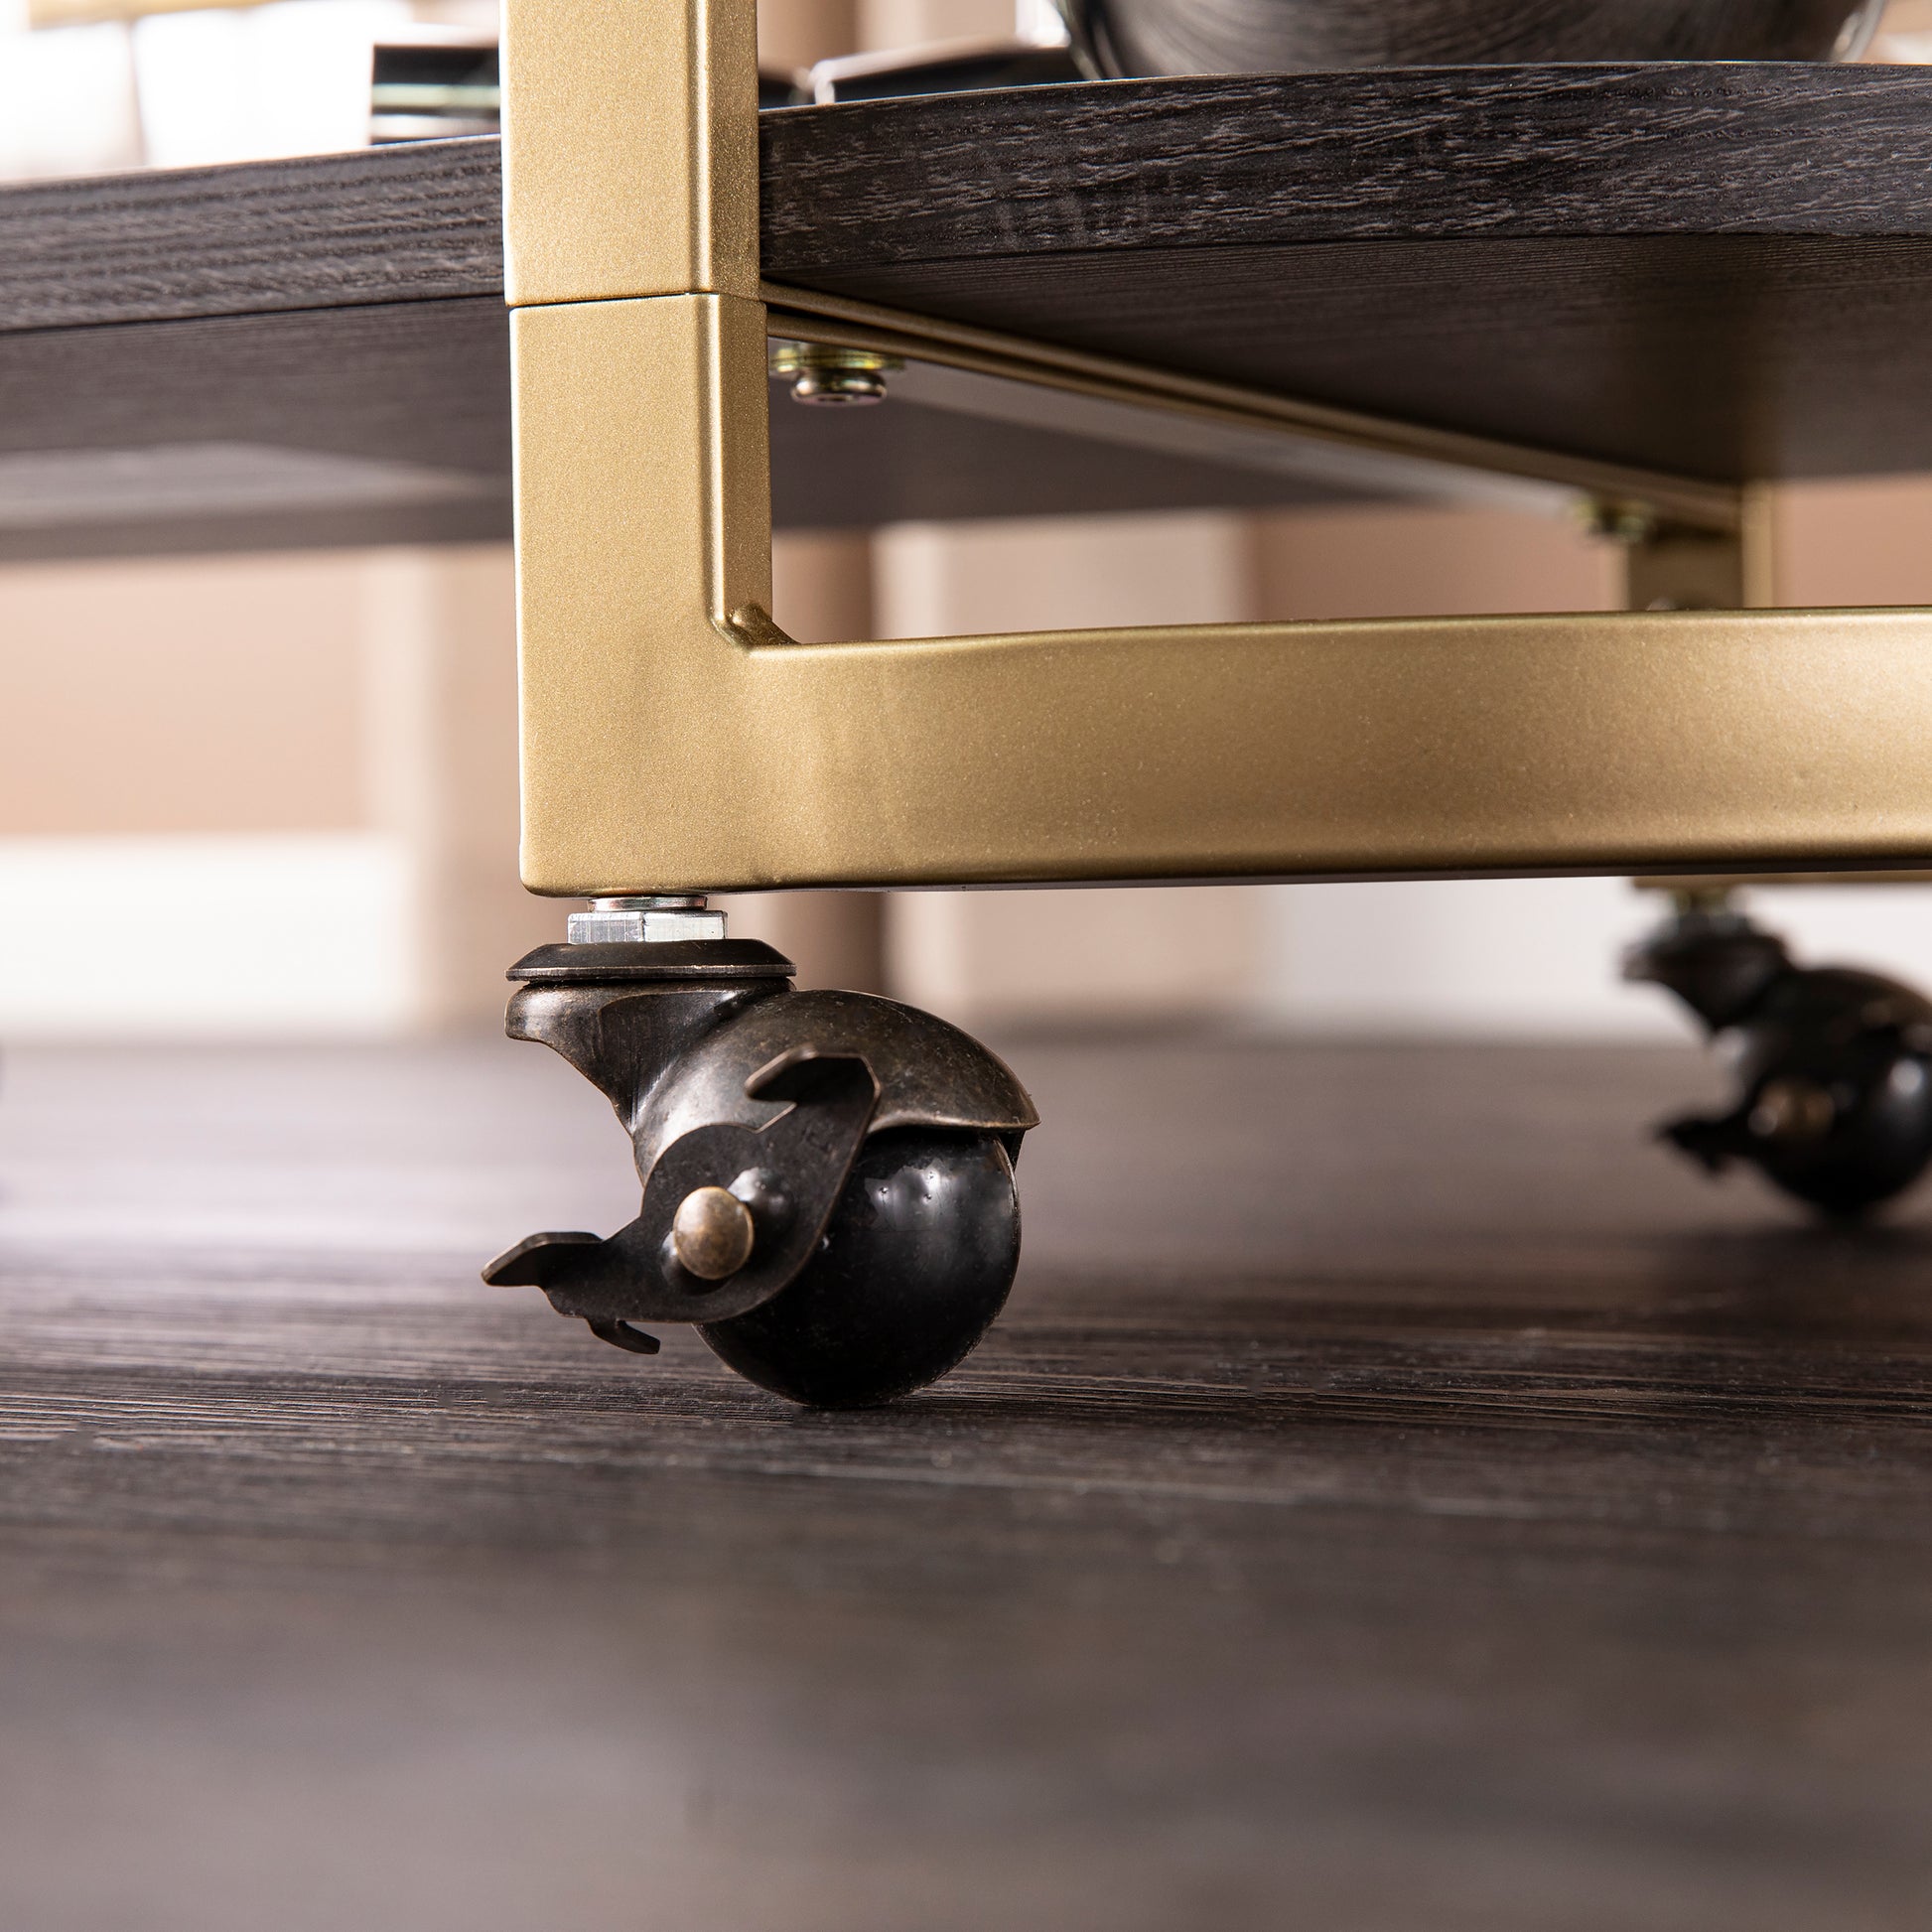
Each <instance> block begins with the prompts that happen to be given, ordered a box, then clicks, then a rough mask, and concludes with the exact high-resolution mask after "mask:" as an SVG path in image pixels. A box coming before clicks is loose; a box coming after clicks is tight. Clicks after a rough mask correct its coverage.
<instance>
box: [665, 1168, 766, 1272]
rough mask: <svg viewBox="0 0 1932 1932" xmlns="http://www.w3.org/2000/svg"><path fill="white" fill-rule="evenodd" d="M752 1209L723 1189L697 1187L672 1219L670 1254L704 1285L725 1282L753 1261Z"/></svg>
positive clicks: (754, 1233)
mask: <svg viewBox="0 0 1932 1932" xmlns="http://www.w3.org/2000/svg"><path fill="white" fill-rule="evenodd" d="M757 1236H758V1229H757V1227H756V1226H755V1225H754V1223H753V1220H752V1210H751V1209H750V1208H749V1207H747V1206H746V1205H745V1203H744V1202H743V1201H742V1200H740V1199H739V1198H738V1196H737V1195H736V1194H733V1193H728V1192H727V1191H726V1190H725V1189H724V1188H723V1187H694V1188H693V1189H692V1190H691V1191H690V1192H689V1193H688V1194H686V1195H685V1197H684V1198H683V1199H682V1200H681V1201H679V1202H678V1204H677V1212H676V1214H675V1215H673V1216H672V1218H671V1252H672V1253H673V1254H674V1255H675V1256H676V1257H677V1260H678V1266H679V1267H680V1268H682V1269H683V1270H684V1271H685V1272H686V1273H687V1274H691V1275H695V1276H697V1278H698V1279H699V1280H700V1281H701V1282H722V1281H724V1280H725V1279H726V1277H727V1276H730V1275H735V1274H737V1273H738V1271H739V1270H740V1269H741V1268H743V1267H744V1266H745V1264H746V1263H747V1262H748V1261H750V1260H751V1258H752V1246H753V1243H754V1242H755V1240H756V1239H757Z"/></svg>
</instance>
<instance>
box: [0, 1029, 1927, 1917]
mask: <svg viewBox="0 0 1932 1932" xmlns="http://www.w3.org/2000/svg"><path fill="white" fill-rule="evenodd" d="M1003 1046H1004V1049H1005V1050H1006V1051H1007V1052H1008V1054H1009V1056H1010V1057H1011V1058H1012V1060H1013V1062H1014V1063H1015V1065H1016V1066H1017V1068H1018V1069H1019V1070H1020V1072H1021V1073H1022V1075H1023V1077H1025V1078H1027V1079H1028V1080H1029V1081H1030V1082H1031V1083H1032V1085H1033V1087H1034V1089H1035V1096H1036V1098H1037V1099H1038V1101H1039V1104H1040V1108H1041V1112H1042V1116H1043V1119H1044V1125H1043V1126H1042V1128H1041V1129H1040V1130H1039V1132H1038V1134H1037V1135H1036V1136H1035V1139H1034V1142H1033V1144H1032V1145H1031V1146H1030V1148H1029V1150H1028V1153H1027V1156H1026V1159H1025V1160H1024V1162H1023V1164H1022V1169H1021V1174H1022V1181H1023V1186H1024V1188H1025V1190H1026V1197H1027V1209H1028V1217H1029V1218H1028V1253H1027V1258H1026V1262H1025V1265H1024V1268H1023V1274H1022V1279H1021V1283H1020V1285H1019V1287H1018V1289H1017V1290H1016V1293H1015V1297H1014V1301H1013V1304H1012V1307H1011V1309H1010V1311H1009V1313H1008V1315H1007V1316H1006V1317H1005V1318H1004V1319H1003V1321H1002V1322H1001V1323H1000V1325H999V1326H998V1327H997V1328H996V1329H995V1331H994V1334H993V1336H992V1337H991V1338H990V1340H989V1342H988V1343H987V1345H986V1346H985V1347H984V1348H983V1349H982V1351H981V1352H980V1353H979V1354H977V1355H976V1356H975V1357H973V1358H972V1359H971V1360H970V1361H969V1362H968V1364H967V1365H966V1366H965V1367H964V1368H963V1369H962V1370H960V1371H959V1372H957V1373H956V1374H955V1375H954V1376H953V1377H951V1378H949V1379H948V1380H947V1381H945V1382H944V1383H942V1384H940V1385H939V1386H938V1387H937V1388H936V1389H934V1390H932V1391H930V1392H928V1393H927V1394H925V1395H923V1396H921V1397H918V1398H916V1399H914V1400H911V1401H908V1402H906V1403H903V1404H901V1405H898V1406H897V1407H895V1408H892V1409H888V1410H884V1411H879V1412H876V1413H873V1414H869V1415H856V1416H840V1417H825V1416H812V1415H808V1414H804V1413H802V1412H798V1411H794V1410H791V1409H789V1408H787V1407H786V1406H785V1405H783V1404H780V1403H778V1402H776V1401H775V1400H773V1399H771V1398H767V1397H765V1396H763V1395H761V1394H759V1392H757V1391H754V1390H751V1389H749V1388H747V1387H746V1386H745V1385H743V1384H740V1383H737V1382H735V1381H734V1380H733V1379H732V1378H730V1377H729V1376H728V1375H727V1374H726V1373H725V1372H724V1371H723V1370H722V1369H721V1368H719V1367H718V1365H717V1364H715V1363H714V1362H712V1361H711V1359H710V1357H709V1356H708V1355H707V1354H706V1353H705V1352H704V1350H703V1349H702V1347H701V1346H699V1345H698V1344H696V1343H695V1341H694V1340H693V1338H692V1337H690V1336H689V1335H687V1334H683V1333H672V1334H671V1335H669V1337H668V1339H667V1345H666V1349H665V1353H664V1355H663V1356H661V1357H658V1358H656V1359H654V1360H651V1361H643V1362H639V1361H636V1360H634V1359H632V1358H629V1357H625V1356H622V1355H621V1354H619V1353H618V1352H617V1351H614V1350H609V1349H604V1348H602V1347H600V1346H598V1345H597V1344H595V1343H593V1342H591V1341H589V1340H588V1339H587V1338H584V1337H583V1336H582V1335H581V1332H580V1331H579V1330H577V1329H576V1327H575V1324H568V1323H565V1322H562V1321H559V1320H557V1319H556V1317H554V1316H553V1315H551V1314H550V1313H549V1311H547V1309H545V1308H544V1307H543V1306H542V1304H541V1301H540V1300H539V1299H538V1298H536V1297H535V1296H533V1295H528V1294H525V1293H510V1294H505V1293H504V1292H502V1291H491V1290H487V1289H485V1288H483V1286H482V1284H481V1283H479V1282H478V1281H477V1280H476V1279H475V1275H474V1269H475V1266H476V1263H477V1260H478V1258H479V1256H481V1255H482V1254H483V1253H486V1252H488V1251H489V1250H490V1249H492V1248H493V1247H495V1246H498V1245H501V1244H502V1243H503V1242H505V1241H507V1240H509V1239H513V1238H514V1237H515V1235H517V1234H519V1233H521V1232H524V1231H525V1230H526V1229H527V1228H528V1227H530V1226H535V1225H566V1224H582V1225H588V1226H603V1225H607V1224H610V1223H613V1222H614V1221H615V1220H616V1219H618V1218H619V1217H621V1216H622V1215H625V1214H627V1213H628V1212H629V1211H630V1206H631V1204H633V1201H634V1181H633V1180H631V1179H630V1178H629V1176H628V1175H627V1173H626V1171H625V1159H624V1155H625V1150H624V1148H623V1144H622V1140H621V1135H620V1133H619V1131H618V1129H617V1128H616V1126H615V1124H614V1123H613V1122H612V1121H611V1119H610V1116H609V1113H608V1109H606V1107H605V1105H604V1103H603V1102H602V1100H601V1099H599V1098H598V1096H597V1095H596V1094H595V1093H593V1092H592V1091H591V1090H590V1089H589V1088H588V1087H586V1086H584V1085H582V1083H579V1082H576V1081H574V1080H573V1078H572V1076H571V1075H570V1074H569V1073H568V1072H567V1070H566V1069H564V1068H562V1067H561V1066H559V1065H557V1064H556V1063H555V1062H554V1061H552V1060H550V1059H549V1058H548V1056H545V1055H540V1054H536V1053H533V1052H530V1051H528V1050H527V1049H525V1048H522V1047H513V1046H510V1045H508V1044H507V1043H493V1044H488V1045H482V1044H480V1045H478V1046H475V1047H461V1046H452V1047H447V1048H439V1049H429V1050H413V1051H409V1052H402V1051H398V1050H394V1049H391V1050H387V1051H380V1052H378V1051H370V1050H346V1049H335V1050H329V1049H315V1050H309V1051H296V1050H291V1051H284V1052H279V1053H277V1052H270V1051H266V1050H254V1051H233V1052H217V1051H212V1050H210V1051H205V1052H200V1053H191V1052H178V1053H138V1052H105V1051H103V1052H99V1053H92V1054H88V1053H77V1052H66V1053H60V1052H54V1051H51V1050H41V1051H32V1050H25V1049H23V1050H21V1051H19V1052H16V1053H15V1054H13V1055H12V1056H10V1060H9V1065H8V1088H7V1091H6V1094H5V1097H4V1099H3V1100H0V1333H4V1336H5V1341H4V1344H0V1919H4V1921H5V1922H6V1923H8V1924H10V1925H13V1924H19V1925H23V1926H28V1925H31V1926H34V1927H36V1928H40V1927H54V1928H60V1929H61V1932H68V1929H69V1928H73V1929H74V1932H82V1929H84V1932H106V1928H109V1927H119V1926H122V1925H139V1926H140V1927H142V1928H143V1932H174V1928H176V1927H182V1928H187V1927H190V1926H193V1927H195V1928H196V1932H226V1929H227V1928H228V1927H230V1926H232V1927H237V1928H239V1927H243V1926H246V1927H249V1928H251V1932H252V1929H253V1928H257V1927H259V1925H260V1924H262V1923H264V1922H268V1921H269V1920H273V1921H274V1922H276V1923H278V1924H286V1925H291V1926H295V1927H300V1928H306V1927H309V1926H312V1925H313V1926H316V1927H324V1926H328V1927H339V1926H341V1925H343V1924H347V1923H397V1924H409V1925H411V1926H412V1927H418V1926H420V1927H427V1928H441V1927H444V1926H449V1927H452V1928H455V1927H459V1926H461V1927H465V1928H482V1932H494V1928H497V1927H502V1928H505V1932H507V1928H510V1927H525V1926H527V1925H529V1924H531V1923H552V1922H565V1921H567V1922H569V1923H570V1924H572V1925H573V1926H583V1927H588V1928H592V1929H593V1932H596V1928H601V1927H604V1926H611V1927H625V1928H629V1927H633V1926H635V1925H637V1924H638V1923H646V1924H658V1923H662V1924H665V1925H674V1926H677V1927H678V1928H680V1932H682V1929H683V1928H686V1927H696V1928H710V1927H718V1928H725V1927H731V1928H735V1929H736V1932H762V1928H765V1927H771V1928H774V1929H775V1928H779V1927H783V1928H787V1932H793V1929H795V1928H804V1929H805V1932H816V1928H819V1927H821V1926H822V1927H827V1928H830V1927H834V1926H838V1927H842V1928H844V1927H851V1926H855V1925H862V1926H869V1925H878V1926H881V1927H885V1926H892V1927H912V1926H917V1927H933V1928H940V1929H941V1932H950V1929H951V1928H954V1927H957V1928H962V1932H963V1928H966V1927H979V1926H983V1925H986V1924H989V1923H998V1924H1054V1925H1064V1926H1070V1927H1076V1928H1088V1927H1092V1928H1095V1929H1096V1932H1098V1929H1099V1928H1103V1927H1104V1928H1108V1932H1116V1929H1117V1928H1123V1927H1125V1928H1129V1929H1130V1932H1135V1929H1137V1928H1143V1927H1145V1928H1148V1932H1154V1928H1168V1927H1172V1926H1173V1925H1176V1924H1193V1923H1213V1924H1215V1925H1217V1926H1223V1927H1233V1928H1245V1927H1249V1926H1254V1927H1263V1926H1269V1927H1272V1926H1275V1925H1279V1924H1282V1923H1299V1922H1309V1923H1318V1924H1321V1925H1323V1926H1332V1927H1340V1928H1351V1927H1362V1928H1371V1927H1373V1928H1384V1927H1388V1926H1392V1925H1393V1926H1403V1927H1408V1926H1417V1927H1427V1928H1431V1932H1434V1929H1435V1928H1452V1929H1455V1932H1459V1929H1460V1928H1463V1927H1468V1928H1472V1929H1473V1928H1476V1927H1482V1928H1485V1929H1488V1928H1498V1927H1500V1928H1505V1932H1514V1928H1518V1927H1521V1928H1524V1932H1528V1929H1529V1928H1537V1929H1538V1932H1543V1928H1547V1927H1549V1926H1551V1925H1559V1924H1560V1925H1563V1926H1564V1927H1566V1928H1569V1927H1573V1926H1574V1927H1581V1928H1584V1932H1596V1928H1603V1932H1609V1928H1612V1927H1614V1928H1618V1932H1624V1929H1625V1928H1630V1927H1658V1928H1664V1927H1678V1926H1683V1925H1688V1924H1695V1925H1697V1926H1699V1927H1700V1928H1705V1927H1713V1928H1728V1927H1732V1926H1736V1927H1743V1926H1750V1927H1752V1928H1753V1929H1754V1932H1762V1929H1763V1928H1771V1929H1772V1932H1784V1929H1785V1928H1790V1929H1791V1932H1800V1928H1802V1929H1803V1932H1814V1929H1815V1928H1816V1927H1817V1926H1819V1925H1821V1924H1829V1925H1832V1926H1834V1927H1839V1926H1849V1927H1856V1928H1866V1927H1872V1928H1876V1927H1884V1928H1892V1927H1899V1928H1903V1927H1907V1926H1916V1925H1918V1924H1920V1923H1922V1922H1923V1918H1924V1914H1925V1910H1926V1907H1927V1905H1928V1903H1932V1856H1929V1855H1928V1854H1927V1851H1926V1848H1925V1843H1924V1832H1923V1816H1924V1807H1925V1802H1926V1798H1927V1794H1928V1791H1932V1746H1928V1744H1927V1742H1926V1739H1927V1737H1928V1735H1932V1725H1928V1722H1927V1721H1928V1719H1932V1672H1929V1671H1928V1668H1927V1654H1926V1650H1925V1645H1924V1631H1925V1629H1926V1627H1927V1621H1928V1617H1929V1616H1932V1500H1929V1499H1932V1481H1929V1480H1928V1477H1932V1407H1928V1404H1927V1400H1926V1396H1927V1387H1928V1376H1929V1375H1932V1290H1929V1289H1928V1282H1932V1221H1928V1218H1927V1209H1926V1207H1925V1205H1924V1201H1923V1199H1922V1198H1921V1199H1920V1200H1918V1201H1917V1202H1915V1203H1908V1204H1907V1205H1906V1207H1905V1208H1904V1209H1903V1210H1901V1212H1900V1213H1899V1214H1898V1216H1897V1217H1896V1218H1895V1219H1894V1221H1893V1222H1891V1223H1889V1224H1886V1225H1884V1226H1882V1227H1880V1228H1877V1229H1873V1230H1870V1231H1868V1232H1865V1233H1862V1234H1851V1235H1846V1234H1834V1233H1831V1232H1829V1231H1821V1230H1818V1229H1814V1228H1812V1227H1811V1226H1809V1225H1808V1224H1807V1223H1805V1222H1804V1221H1803V1220H1802V1219H1801V1218H1800V1217H1799V1216H1797V1215H1796V1214H1795V1213H1793V1212H1792V1211H1791V1210H1789V1209H1788V1208H1786V1207H1784V1206H1783V1205H1781V1204H1779V1203H1777V1202H1776V1201H1775V1200H1773V1199H1771V1198H1770V1197H1768V1196H1766V1195H1764V1194H1763V1193H1761V1192H1758V1191H1756V1190H1754V1189H1753V1188H1751V1187H1750V1186H1748V1185H1746V1184H1743V1183H1741V1182H1740V1183H1738V1184H1736V1185H1728V1186H1713V1185H1710V1184H1708V1183H1706V1182H1704V1181H1702V1180H1700V1179H1699V1178H1698V1177H1697V1176H1696V1175H1694V1174H1691V1173H1687V1172H1684V1171H1682V1170H1681V1169H1679V1168H1677V1167H1674V1166H1673V1165H1671V1164H1670V1163H1669V1162H1667V1161H1666V1159H1665V1158H1664V1156H1663V1155H1662V1153H1661V1152H1659V1151H1658V1150H1657V1149H1656V1148H1655V1147H1654V1146H1652V1145H1650V1144H1649V1143H1648V1142H1647V1140H1646V1138H1645V1131H1644V1130H1645V1127H1646V1125H1647V1123H1648V1121H1649V1120H1650V1119H1651V1118H1653V1117H1654V1116H1655V1115H1656V1114H1657V1113H1658V1112H1660V1111H1662V1110H1664V1109H1667V1108H1669V1107H1672V1106H1675V1105H1678V1104H1680V1103H1682V1102H1684V1101H1686V1100H1691V1099H1695V1098H1696V1097H1697V1096H1698V1095H1699V1094H1700V1093H1701V1092H1702V1091H1704V1090H1705V1089H1706V1088H1708V1086H1709V1085H1710V1083H1711V1082H1712V1078H1713V1075H1712V1071H1711V1070H1710V1069H1709V1068H1706V1067H1704V1066H1702V1065H1700V1063H1699V1062H1698V1061H1697V1060H1696V1059H1695V1058H1694V1057H1693V1056H1691V1055H1689V1054H1687V1053H1682V1052H1678V1051H1674V1050H1658V1049H1639V1050H1614V1049H1538V1048H1500V1049H1498V1048H1491V1049H1483V1048H1474V1047H1436V1048H1423V1047H1407V1048H1398V1047H1388V1048H1365V1047H1343V1046H1298V1047H1280V1046H1265V1045H1257V1044H1256V1043H1254V1042H1248V1041H1226V1042H1220V1043H1216V1042H1212V1041H1205V1040H1194V1041H1188V1040H1185V1039H1173V1040H1169V1041H1166V1042H1161V1041H1141V1042H1139V1043H1135V1042H1133V1041H1129V1040H1115V1041H1111V1042H1107V1041H1095V1042H1089V1043H1085V1044H1082V1043H1078V1042H1067V1041H1054V1040H1050V1039H1037V1040H1032V1041H1029V1040H1026V1039H1017V1040H1009V1041H1006V1042H1003Z"/></svg>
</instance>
